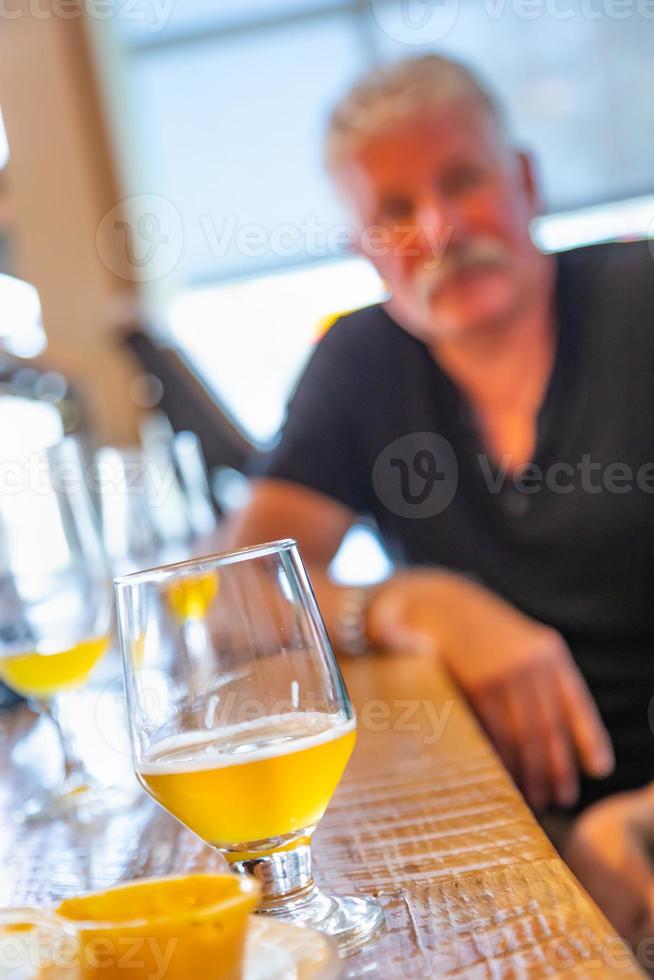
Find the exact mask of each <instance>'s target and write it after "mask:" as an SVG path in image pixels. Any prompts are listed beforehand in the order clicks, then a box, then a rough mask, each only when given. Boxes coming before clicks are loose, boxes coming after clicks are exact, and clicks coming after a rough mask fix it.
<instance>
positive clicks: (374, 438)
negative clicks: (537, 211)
mask: <svg viewBox="0 0 654 980" xmlns="http://www.w3.org/2000/svg"><path fill="white" fill-rule="evenodd" d="M556 261H557V283H556V298H555V303H556V314H557V317H556V319H557V324H558V341H557V350H556V356H555V362H554V367H553V371H552V375H551V379H550V382H549V385H548V388H547V391H546V395H545V398H544V402H543V405H542V407H541V411H540V413H539V417H538V432H537V444H536V449H535V453H534V458H533V463H532V465H531V466H529V467H528V468H527V469H526V470H524V471H523V472H522V475H521V478H520V477H515V476H512V475H511V474H509V473H507V472H506V471H504V472H503V471H502V467H501V463H500V462H499V461H497V460H493V459H490V458H489V457H488V455H487V454H486V452H485V450H484V447H483V446H482V445H481V443H480V441H479V436H478V433H477V431H476V430H475V426H474V425H473V423H472V419H471V413H470V410H469V405H468V403H467V400H466V398H465V396H464V394H463V393H462V391H461V390H460V389H459V388H458V387H457V386H456V385H455V384H454V382H453V381H452V380H451V379H450V377H449V376H448V375H447V374H446V373H445V372H444V371H443V370H442V369H441V368H440V367H439V365H438V364H437V363H436V362H435V361H434V359H433V357H432V356H431V355H430V353H429V351H428V349H427V348H426V346H425V345H424V344H423V343H422V342H421V341H419V340H416V339H415V338H414V337H412V336H411V335H410V334H408V333H407V332H406V331H404V330H403V329H402V328H401V327H399V326H398V325H397V324H396V323H395V322H394V321H393V320H392V319H391V317H390V316H389V315H388V313H387V312H386V311H385V309H384V308H383V306H380V305H377V306H371V307H368V308H366V309H362V310H359V311H357V312H356V313H352V314H350V315H348V316H344V317H342V318H341V319H340V320H338V321H337V323H336V324H335V325H334V326H333V327H332V328H331V329H330V331H329V332H328V333H327V335H326V336H325V338H324V339H323V340H322V341H321V342H320V344H319V345H318V347H317V349H316V350H315V352H314V354H313V356H312V358H311V360H310V362H309V364H308V366H307V368H306V371H305V372H304V375H303V377H302V378H301V380H300V383H299V385H298V387H297V389H296V392H295V394H294V397H293V398H292V400H291V402H290V405H289V409H288V416H287V420H286V424H285V427H284V430H283V433H282V436H281V440H280V442H279V444H278V445H277V447H276V448H275V449H274V450H273V452H272V453H271V454H270V456H269V457H268V459H267V460H266V463H265V467H264V472H265V474H266V475H268V476H272V477H276V478H279V479H285V480H291V481H294V482H297V483H300V484H303V485H305V486H307V487H310V488H312V489H315V490H318V491H320V492H321V493H324V494H327V495H328V496H330V497H333V498H334V499H336V500H338V501H341V502H342V503H344V504H346V505H347V506H348V507H350V508H352V510H354V511H355V512H357V513H358V514H361V515H369V516H371V517H372V518H374V520H375V521H376V523H377V525H378V527H379V530H380V532H381V535H382V537H383V539H384V542H385V543H386V546H387V548H388V549H389V552H390V553H391V555H392V556H393V557H394V559H395V560H396V561H397V562H398V563H399V564H409V565H439V566H443V567H446V568H450V569H454V570H457V571H460V572H462V573H465V574H467V575H469V576H471V577H474V578H475V579H476V580H478V581H480V582H482V583H483V584H484V585H486V586H487V587H488V588H490V589H492V590H493V591H495V592H497V593H498V594H499V595H501V596H503V597H504V598H505V599H507V600H508V601H509V602H511V603H513V604H514V605H515V606H516V607H518V608H519V609H521V610H523V611H524V612H525V613H527V614H528V615H530V616H532V617H534V618H535V619H537V620H539V621H541V622H543V623H548V624H550V625H552V626H554V627H555V628H556V629H558V630H559V631H560V632H561V633H562V634H563V635H564V636H565V638H566V639H567V641H568V643H569V644H570V647H571V649H572V652H573V655H574V656H575V659H576V660H577V662H578V664H579V666H580V668H581V670H582V672H583V673H584V675H585V676H586V679H587V681H588V683H589V685H590V687H591V690H592V691H593V693H594V695H595V697H596V700H597V702H598V705H599V707H600V710H601V712H602V714H603V716H604V718H605V720H606V722H607V724H608V726H609V729H610V730H611V733H612V735H613V737H614V742H615V744H616V749H617V754H618V772H617V773H616V776H615V777H612V779H611V780H609V781H605V782H604V783H603V784H601V785H599V784H598V785H596V787H595V788H593V787H592V786H586V787H585V793H584V797H585V800H586V801H587V800H589V799H590V798H592V797H593V796H594V795H596V794H598V795H599V794H603V793H604V792H606V791H612V790H614V789H616V788H621V787H627V786H631V785H638V784H640V783H643V782H645V781H647V780H648V779H651V778H653V777H654V765H653V764H652V763H654V755H653V749H654V735H653V733H652V729H651V726H650V723H649V718H648V710H649V702H650V699H651V698H652V696H653V695H654V649H653V640H654V574H653V572H654V537H653V531H654V520H653V518H654V373H653V370H654V258H653V256H652V254H651V253H650V250H649V248H648V244H647V243H644V242H638V243H630V244H609V245H598V246H592V247H589V248H583V249H577V250H574V251H570V252H565V253H561V254H560V255H558V256H557V258H556ZM652 721H653V722H654V711H653V712H652Z"/></svg>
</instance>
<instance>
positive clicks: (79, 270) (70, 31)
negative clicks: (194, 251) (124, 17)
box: [0, 2, 137, 443]
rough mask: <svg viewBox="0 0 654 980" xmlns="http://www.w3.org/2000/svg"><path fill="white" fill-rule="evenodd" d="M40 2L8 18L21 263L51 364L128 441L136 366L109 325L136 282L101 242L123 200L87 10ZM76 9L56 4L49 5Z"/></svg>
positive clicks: (5, 37)
mask: <svg viewBox="0 0 654 980" xmlns="http://www.w3.org/2000/svg"><path fill="white" fill-rule="evenodd" d="M83 6H84V5H81V6H80V9H83ZM37 7H38V10H37V12H38V13H39V14H40V16H39V17H38V18H37V17H34V16H33V15H30V14H29V13H27V10H28V8H29V5H27V4H25V5H24V6H23V7H21V8H19V9H20V10H21V16H19V17H15V19H3V21H2V24H1V29H0V105H1V106H2V111H3V115H4V120H5V126H6V129H7V134H8V138H9V146H10V154H11V156H10V161H9V165H8V168H7V170H8V174H7V177H8V184H9V192H10V194H11V196H12V199H13V203H14V208H15V213H16V228H15V236H14V237H15V248H14V255H15V266H16V273H17V274H18V275H19V276H21V277H22V278H24V279H27V280H29V281H30V282H32V283H33V284H34V285H35V286H36V287H37V289H38V290H39V293H40V297H41V304H42V309H43V320H44V324H45V328H46V332H47V335H48V351H47V355H46V357H47V361H48V363H49V364H52V365H53V366H56V367H58V368H59V369H60V370H62V371H63V372H64V373H66V374H67V375H68V376H70V377H71V378H72V379H73V380H74V381H75V382H76V384H77V385H78V386H79V387H80V389H81V391H82V394H83V395H84V396H85V398H86V401H87V403H88V406H89V409H90V412H91V416H92V419H93V420H94V422H95V424H96V428H97V431H98V437H99V439H100V440H101V441H111V442H116V443H129V442H131V441H134V439H135V436H136V422H137V409H136V406H135V405H134V403H133V401H132V399H131V397H130V381H131V378H132V377H133V366H132V365H131V362H130V361H129V360H128V359H127V357H126V356H125V355H124V354H122V353H119V352H118V351H117V350H116V348H115V340H114V339H113V334H112V324H113V322H114V320H115V316H116V311H117V310H118V309H120V308H124V306H125V305H129V304H130V302H132V301H133V299H134V298H135V297H136V286H135V284H134V283H133V282H130V280H129V279H123V278H121V277H120V275H117V274H115V273H114V272H111V271H110V270H109V268H107V264H106V262H105V261H103V260H102V259H101V257H100V255H99V253H98V249H97V247H96V233H97V229H98V226H99V224H100V222H101V220H102V218H103V216H104V215H105V214H106V213H107V211H109V210H110V209H111V208H113V207H114V206H115V205H116V204H117V203H118V202H119V201H120V199H121V191H120V188H119V181H118V178H117V171H116V167H115V165H114V160H113V154H112V153H111V152H110V150H109V144H108V137H107V131H106V127H105V125H104V122H103V119H102V114H101V111H100V104H99V103H100V100H99V97H98V89H97V84H96V78H95V74H94V70H93V65H92V60H91V56H90V54H89V51H90V48H89V44H88V38H87V33H86V29H85V25H84V23H83V21H82V19H81V18H80V17H75V18H72V19H64V18H62V17H61V16H55V14H54V12H53V15H52V16H49V17H48V16H43V11H44V9H46V5H45V4H44V3H43V2H41V3H40V4H39V5H37ZM72 8H73V5H72V4H71V5H68V7H67V8H66V7H65V5H62V4H61V3H54V4H53V7H52V10H53V11H61V10H62V9H68V10H71V9H72ZM119 241H120V240H119V239H115V242H116V247H118V245H119ZM106 247H111V244H109V246H106V245H105V246H104V248H106ZM104 258H105V260H106V258H107V254H106V251H105V252H104ZM120 261H121V256H120V255H116V256H114V257H112V259H111V261H110V263H109V264H110V265H111V266H112V267H113V268H114V269H119V268H120Z"/></svg>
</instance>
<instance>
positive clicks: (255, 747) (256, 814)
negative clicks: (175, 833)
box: [138, 712, 356, 850]
mask: <svg viewBox="0 0 654 980" xmlns="http://www.w3.org/2000/svg"><path fill="white" fill-rule="evenodd" d="M355 739H356V731H355V722H354V719H347V718H345V717H343V716H337V715H329V714H325V713H321V712H293V713H290V714H284V715H273V716H269V717H267V718H263V719H258V720H256V721H252V722H247V723H245V724H241V725H236V726H233V727H231V728H227V729H222V730H221V731H220V732H186V733H184V734H183V735H178V736H174V737H173V738H170V739H166V740H165V741H162V742H159V743H158V744H156V745H155V746H154V747H153V749H152V751H151V753H150V755H149V756H148V757H147V758H146V759H145V760H143V761H142V762H141V763H140V764H139V766H138V776H139V779H140V781H141V782H142V783H143V785H144V786H145V788H146V789H147V790H148V791H149V792H150V793H151V794H152V796H154V798H155V799H156V800H157V801H158V802H159V803H160V804H161V806H163V807H164V809H166V810H167V811H168V812H169V813H172V814H174V816H176V817H177V818H178V819H179V820H181V822H182V823H184V824H186V826H187V827H189V828H190V829H191V830H193V831H194V832H195V833H196V834H198V836H199V837H201V838H202V839H203V840H205V841H207V842H208V843H210V844H213V845H214V846H216V847H220V848H221V849H223V850H229V849H230V848H231V849H232V850H238V845H243V844H249V843H253V842H257V843H260V842H264V841H268V840H270V839H272V838H283V837H285V836H286V835H292V834H295V833H297V832H300V831H307V830H310V829H312V828H313V827H315V826H316V824H317V823H318V822H319V821H320V818H321V817H322V815H323V813H324V812H325V810H326V809H327V805H328V804H329V801H330V799H331V797H332V794H333V792H334V790H335V789H336V787H337V785H338V782H339V780H340V778H341V776H342V774H343V770H344V769H345V766H346V765H347V762H348V759H349V758H350V755H351V754H352V749H353V748H354V742H355Z"/></svg>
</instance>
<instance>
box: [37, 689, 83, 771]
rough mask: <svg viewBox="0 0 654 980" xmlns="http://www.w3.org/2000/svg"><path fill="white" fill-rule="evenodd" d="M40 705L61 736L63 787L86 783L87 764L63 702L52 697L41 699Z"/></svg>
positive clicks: (59, 736)
mask: <svg viewBox="0 0 654 980" xmlns="http://www.w3.org/2000/svg"><path fill="white" fill-rule="evenodd" d="M38 707H39V711H40V712H41V713H42V714H44V715H46V716H47V717H48V718H49V719H50V721H51V722H52V724H53V726H54V728H55V730H56V732H57V736H58V738H59V744H60V746H61V753H62V756H63V763H64V778H63V782H62V788H68V787H70V788H73V787H76V786H82V785H84V784H85V783H86V782H87V779H88V776H87V772H86V766H85V765H84V763H83V762H82V758H81V756H80V754H79V752H78V751H77V746H76V742H75V736H74V734H73V729H72V727H71V725H70V724H69V723H68V717H67V712H66V711H65V709H64V706H63V704H62V703H61V701H60V700H59V698H58V697H52V698H49V699H48V700H39V702H38Z"/></svg>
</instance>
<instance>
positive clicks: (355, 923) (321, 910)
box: [258, 887, 384, 956]
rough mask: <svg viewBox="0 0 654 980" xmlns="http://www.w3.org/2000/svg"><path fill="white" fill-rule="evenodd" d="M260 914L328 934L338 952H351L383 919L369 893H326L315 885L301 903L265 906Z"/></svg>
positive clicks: (343, 953) (369, 938)
mask: <svg viewBox="0 0 654 980" xmlns="http://www.w3.org/2000/svg"><path fill="white" fill-rule="evenodd" d="M258 914H259V915H273V916H275V918H278V919H281V920H283V921H284V922H292V923H293V925H299V926H308V927H309V928H311V929H316V930H317V931H318V932H322V933H324V934H325V935H327V936H330V937H331V938H332V939H333V940H334V942H335V943H336V945H337V946H338V951H339V953H340V954H341V956H347V955H348V954H349V953H353V952H354V951H355V950H356V949H359V947H361V946H363V945H365V943H367V942H369V941H370V940H371V939H373V938H374V937H375V936H376V935H377V933H378V932H379V930H380V929H381V927H382V925H383V923H384V912H383V909H382V907H381V905H380V904H379V902H378V901H376V899H374V898H369V897H368V896H355V895H325V894H324V892H322V891H320V889H319V888H317V887H314V889H313V891H312V893H311V895H310V896H309V897H308V898H307V899H306V901H305V902H304V903H303V904H302V905H297V906H296V907H295V908H293V909H288V908H286V907H284V906H283V905H282V906H280V907H279V908H272V907H270V906H266V905H265V904H264V906H263V907H262V908H260V909H259V913H258Z"/></svg>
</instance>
